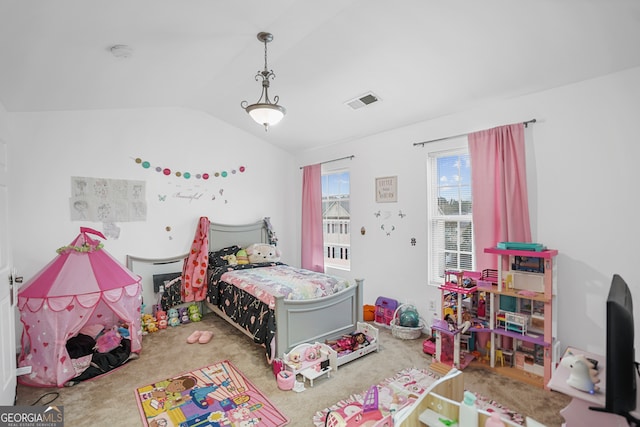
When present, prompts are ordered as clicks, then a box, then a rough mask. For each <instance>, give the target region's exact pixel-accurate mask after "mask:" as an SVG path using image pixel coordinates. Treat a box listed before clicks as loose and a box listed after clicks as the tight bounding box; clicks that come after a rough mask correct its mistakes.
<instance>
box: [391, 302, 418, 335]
mask: <svg viewBox="0 0 640 427" xmlns="http://www.w3.org/2000/svg"><path fill="white" fill-rule="evenodd" d="M390 326H391V334H392V335H393V336H394V337H396V338H400V339H403V340H415V339H416V338H420V336H421V335H422V330H423V329H424V328H425V326H426V322H425V321H424V319H422V317H420V315H419V314H418V310H416V308H415V307H414V306H413V305H411V304H402V305H400V306H399V307H398V308H396V311H395V313H394V314H393V319H392V320H391V323H390Z"/></svg>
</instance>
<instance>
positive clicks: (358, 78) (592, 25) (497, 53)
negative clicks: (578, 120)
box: [0, 0, 640, 153]
mask: <svg viewBox="0 0 640 427" xmlns="http://www.w3.org/2000/svg"><path fill="white" fill-rule="evenodd" d="M260 31H268V32H271V33H273V35H274V40H273V42H272V43H270V44H269V45H268V63H269V64H268V65H269V68H270V69H273V71H274V72H275V74H276V78H275V80H273V81H272V83H271V89H270V96H271V97H272V98H273V97H274V96H276V95H277V96H279V97H280V104H281V105H283V106H284V107H285V108H286V109H287V116H286V117H285V118H284V120H283V121H282V122H281V123H280V124H278V125H277V126H274V127H272V128H270V129H269V131H268V132H267V133H265V131H264V128H262V127H261V126H260V125H258V124H256V123H255V122H253V121H252V120H251V119H250V118H249V117H248V115H247V113H246V112H245V111H244V110H242V109H241V108H240V102H241V101H243V100H246V101H248V102H249V103H253V102H256V101H257V100H258V97H259V95H260V84H259V83H258V82H257V81H255V80H254V76H255V74H256V73H257V72H258V71H260V70H262V68H263V66H264V45H263V44H262V43H261V42H259V41H258V40H257V38H256V34H257V33H258V32H260ZM115 44H125V45H128V46H130V47H131V48H132V49H133V54H132V55H131V57H129V58H127V59H118V58H115V57H114V56H113V55H111V53H110V51H109V48H110V46H112V45H115ZM0 61H1V62H0V102H1V103H2V104H3V105H4V107H5V109H6V110H7V111H9V112H29V111H51V110H90V109H111V108H118V109H121V108H139V107H174V106H178V107H185V108H193V109H198V110H202V111H204V112H206V113H208V114H211V115H212V116H215V117H217V118H219V119H220V120H223V121H225V122H227V123H229V124H231V125H233V126H236V127H238V128H240V129H243V130H245V131H247V132H250V133H252V134H254V135H256V136H258V137H260V138H264V139H265V140H266V141H268V142H270V143H272V144H275V145H277V146H280V147H282V148H284V149H285V150H288V151H290V152H294V153H295V152H297V151H299V150H305V149H309V148H313V147H318V146H326V145H331V144H335V143H339V142H344V141H349V140H352V139H354V138H358V137H362V136H366V135H370V134H375V133H378V132H381V131H385V130H388V129H393V128H396V127H399V126H404V125H408V124H411V123H415V122H419V121H423V120H427V119H430V118H435V117H438V116H442V115H446V114H450V113H453V112H456V111H461V110H465V109H468V108H472V107H477V106H479V105H482V104H483V103H485V102H490V101H495V100H499V99H504V98H509V97H513V96H517V95H521V94H526V93H530V92H535V91H539V90H544V89H548V88H553V87H557V86H561V85H565V84H569V83H572V82H577V81H581V80H585V79H589V78H593V77H597V76H601V75H605V74H609V73H612V72H616V71H620V70H624V69H627V68H632V67H638V66H640V1H639V0H535V1H533V0H532V1H524V0H482V1H479V0H447V1H445V0H400V1H391V0H323V1H309V0H271V1H259V0H235V1H231V0H229V1H223V0H182V1H179V0H109V1H104V0H102V1H98V0H55V1H53V0H0ZM369 91H372V92H373V93H375V94H376V95H377V96H379V97H380V99H381V101H380V102H378V103H375V104H372V105H370V106H367V107H365V108H361V109H358V110H352V109H351V108H349V107H347V106H346V105H345V102H346V101H349V100H351V99H353V98H355V97H358V96H360V95H363V94H365V93H367V92H369Z"/></svg>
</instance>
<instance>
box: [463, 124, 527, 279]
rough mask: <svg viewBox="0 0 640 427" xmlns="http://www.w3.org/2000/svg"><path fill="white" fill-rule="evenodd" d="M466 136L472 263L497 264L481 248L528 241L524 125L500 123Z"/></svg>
mask: <svg viewBox="0 0 640 427" xmlns="http://www.w3.org/2000/svg"><path fill="white" fill-rule="evenodd" d="M468 138H469V154H470V156H471V177H472V179H471V182H472V194H473V231H474V242H475V259H476V265H477V266H478V269H484V268H497V257H495V256H493V255H490V254H485V253H484V248H487V247H492V246H495V245H496V244H497V243H498V242H527V243H528V242H531V226H530V224H529V202H528V195H527V170H526V165H525V146H524V125H523V124H522V123H519V124H513V125H507V126H500V127H497V128H493V129H489V130H484V131H480V132H475V133H472V134H469V137H468Z"/></svg>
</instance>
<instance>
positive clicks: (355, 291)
mask: <svg viewBox="0 0 640 427" xmlns="http://www.w3.org/2000/svg"><path fill="white" fill-rule="evenodd" d="M269 241H270V230H269V226H268V221H267V220H265V221H262V220H261V221H258V222H255V223H252V224H245V225H226V224H217V223H211V224H210V228H209V251H210V252H213V251H217V250H221V249H223V248H227V247H230V246H234V245H237V246H240V247H242V248H244V247H246V246H249V245H251V244H253V243H269ZM209 274H210V275H209V277H208V281H209V283H208V286H209V291H208V294H207V299H206V300H205V302H206V303H205V305H206V307H208V308H209V309H210V310H211V311H213V312H214V313H216V314H217V315H218V316H220V317H221V318H223V319H225V320H226V321H228V322H229V323H231V324H232V325H234V326H235V327H236V328H237V329H239V330H240V331H242V332H243V333H244V334H245V335H247V336H249V337H251V338H252V339H253V340H254V342H256V343H257V344H260V345H263V346H265V349H266V352H267V359H268V361H269V362H270V361H271V360H273V358H275V357H281V356H282V355H284V353H287V352H289V351H290V350H291V349H293V348H294V347H296V346H297V345H299V344H302V343H313V342H325V341H327V340H333V339H336V338H338V337H341V336H343V335H347V334H350V333H351V332H353V331H355V330H356V329H357V327H358V322H362V320H363V319H362V317H363V280H362V279H356V280H355V284H354V283H351V285H350V286H348V287H346V288H345V289H343V290H341V291H339V292H337V293H335V294H332V295H328V296H324V297H321V298H317V299H312V300H289V299H285V298H284V297H283V296H275V297H274V304H273V308H272V309H271V308H270V309H268V312H267V310H266V309H265V306H263V307H262V309H261V312H260V316H262V317H264V318H265V323H263V324H266V325H268V327H269V328H270V329H272V330H271V331H269V333H267V334H266V335H264V334H263V333H264V331H260V333H261V334H263V336H262V337H259V336H257V335H260V334H256V333H255V331H252V330H251V328H250V327H249V325H248V323H250V321H249V320H247V319H246V313H245V314H242V313H239V312H238V310H240V311H241V310H242V308H238V307H235V308H230V307H229V306H228V302H229V301H230V300H233V299H237V298H239V297H238V294H234V295H235V298H232V297H230V295H228V297H227V298H224V297H220V292H222V289H221V288H223V287H224V289H226V291H227V292H242V291H241V290H237V289H236V290H233V289H231V287H232V285H229V284H226V283H225V282H224V281H222V282H221V283H222V284H220V283H215V282H220V276H218V277H217V278H216V277H213V276H212V275H213V274H215V272H214V267H211V266H210V269H209ZM218 274H219V272H218ZM241 298H242V299H243V302H244V303H243V304H241V305H242V306H256V305H259V303H258V302H248V301H250V298H251V296H249V295H242V296H241ZM243 317H244V318H245V321H243V320H242V318H243ZM250 318H251V316H249V319H250Z"/></svg>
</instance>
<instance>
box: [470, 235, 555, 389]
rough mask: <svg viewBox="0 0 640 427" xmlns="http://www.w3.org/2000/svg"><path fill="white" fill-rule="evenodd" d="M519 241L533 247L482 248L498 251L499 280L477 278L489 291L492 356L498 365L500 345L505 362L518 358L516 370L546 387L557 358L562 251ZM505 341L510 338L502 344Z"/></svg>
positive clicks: (497, 278) (529, 380) (491, 360)
mask: <svg viewBox="0 0 640 427" xmlns="http://www.w3.org/2000/svg"><path fill="white" fill-rule="evenodd" d="M521 245H524V246H518V247H522V248H532V249H502V248H500V245H498V247H495V248H485V250H484V252H485V253H489V254H494V255H497V257H498V270H497V277H496V283H492V282H491V281H490V280H479V281H478V291H479V292H485V293H487V294H488V295H489V298H488V305H487V312H488V318H489V330H490V340H491V345H490V347H489V348H490V351H489V362H490V365H491V367H492V368H493V367H495V363H496V350H501V351H502V355H503V356H506V357H505V360H504V362H506V363H505V364H506V365H507V366H510V365H511V364H512V363H513V364H514V366H515V367H514V371H513V372H511V373H512V374H513V375H514V376H516V377H522V378H523V379H526V380H527V382H530V383H533V384H535V385H538V386H540V387H545V388H547V389H548V386H547V384H548V382H549V380H550V379H551V373H552V369H553V367H554V366H555V364H556V363H557V360H558V355H557V349H558V346H559V343H557V342H556V338H555V337H556V335H557V333H556V330H557V325H556V316H555V313H554V311H555V310H557V308H556V305H555V298H556V286H557V285H556V276H557V273H556V256H557V255H558V251H557V250H555V249H544V248H542V247H541V246H540V245H537V244H521ZM527 245H529V246H527ZM534 245H537V246H534ZM504 305H512V307H511V308H510V309H506V308H504V307H503V306H504ZM505 342H509V343H511V344H509V345H503V343H505ZM518 370H519V372H520V373H518Z"/></svg>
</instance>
